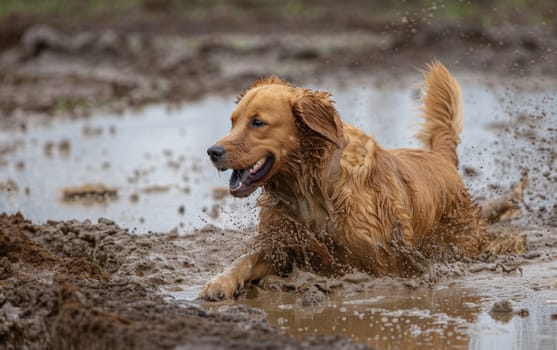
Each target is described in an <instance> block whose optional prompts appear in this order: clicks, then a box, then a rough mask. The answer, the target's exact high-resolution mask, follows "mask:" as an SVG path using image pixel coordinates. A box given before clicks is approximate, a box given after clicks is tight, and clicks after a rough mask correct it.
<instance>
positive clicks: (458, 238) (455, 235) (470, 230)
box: [201, 62, 524, 299]
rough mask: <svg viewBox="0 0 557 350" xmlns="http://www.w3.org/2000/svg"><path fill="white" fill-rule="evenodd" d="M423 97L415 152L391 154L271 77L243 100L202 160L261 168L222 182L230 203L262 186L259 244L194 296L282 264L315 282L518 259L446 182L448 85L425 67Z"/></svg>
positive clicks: (450, 171) (456, 178) (455, 184)
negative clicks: (486, 257)
mask: <svg viewBox="0 0 557 350" xmlns="http://www.w3.org/2000/svg"><path fill="white" fill-rule="evenodd" d="M425 91H426V94H425V95H424V97H423V107H422V110H423V118H424V123H423V125H422V128H421V130H420V131H419V133H418V135H417V136H418V139H419V140H420V141H421V142H422V143H423V145H424V149H406V148H403V149H393V150H386V149H383V148H382V147H381V146H380V145H378V144H377V142H376V141H375V139H374V138H373V137H371V136H369V135H366V134H364V133H363V132H362V131H361V130H359V129H357V128H355V127H354V126H352V125H349V124H346V123H343V122H342V121H341V119H340V117H339V114H338V113H337V111H336V109H335V107H334V103H333V101H332V100H331V95H330V94H329V93H326V92H320V91H313V90H308V89H303V88H298V87H295V86H293V85H291V84H289V83H287V82H285V81H283V80H280V79H279V78H277V77H269V78H266V79H260V80H258V81H256V82H255V83H254V84H253V86H252V87H251V89H249V90H248V91H245V92H243V93H242V94H241V95H240V97H239V100H238V106H237V108H236V109H235V111H234V112H233V113H232V117H231V121H232V129H231V131H230V133H229V134H228V135H227V136H225V137H224V138H222V139H221V140H219V141H218V142H217V144H216V145H215V146H214V147H217V148H216V149H220V150H221V151H222V152H218V153H219V154H218V156H215V154H212V155H211V153H210V155H211V158H212V160H213V162H214V164H215V166H216V167H217V168H218V169H234V170H235V171H236V172H238V171H240V172H242V171H243V172H244V173H245V172H246V171H247V170H246V169H256V165H257V164H260V163H261V162H263V161H264V160H265V164H267V163H268V162H270V161H269V159H272V160H273V161H272V162H273V163H272V167H271V168H270V169H269V170H266V171H265V172H263V174H259V175H253V177H252V178H253V181H251V180H250V178H249V177H245V178H244V179H246V180H245V182H242V183H241V184H240V185H239V187H234V188H233V186H232V182H231V193H232V194H233V195H236V196H238V197H244V196H247V195H249V194H251V193H253V191H255V189H256V188H257V187H260V186H262V187H263V188H264V190H263V192H262V194H261V196H260V198H259V200H258V205H259V207H260V217H259V220H260V223H259V235H257V236H256V241H255V245H254V247H255V248H254V249H253V251H252V252H251V253H250V254H248V255H246V256H244V257H242V258H240V259H238V260H237V261H236V262H235V263H234V264H232V265H231V266H230V267H229V268H228V269H227V270H226V271H225V272H224V273H223V274H221V275H219V276H217V277H215V278H214V279H213V280H211V281H210V282H209V283H208V284H207V285H206V286H205V288H204V289H203V290H202V292H201V296H202V297H204V298H206V299H220V298H224V297H231V296H232V295H234V293H235V292H236V291H237V289H238V287H241V286H243V285H244V283H246V282H248V281H250V280H253V279H259V278H261V277H264V276H266V275H268V274H271V273H284V272H288V271H290V270H291V269H292V266H294V265H295V266H298V267H302V268H305V269H308V270H311V271H315V272H318V273H321V274H326V275H338V274H342V273H345V272H346V271H347V270H350V269H354V268H355V269H358V270H361V271H366V272H368V273H370V274H372V275H375V276H383V275H386V274H394V275H403V276H405V275H412V274H415V273H416V272H423V271H424V269H425V266H426V265H427V263H428V262H429V261H447V260H454V259H461V258H463V257H476V256H478V255H480V254H481V253H482V252H483V251H484V250H486V249H491V250H493V251H494V252H507V251H516V252H521V251H523V249H524V241H523V240H518V241H514V240H512V239H511V240H499V241H496V242H493V240H492V239H491V238H490V236H489V235H488V234H487V231H486V225H485V222H484V220H483V219H482V217H481V213H480V208H479V207H478V206H477V205H476V204H475V203H474V202H473V201H472V199H471V197H470V195H469V193H468V191H467V189H466V187H465V186H464V183H463V181H462V179H461V177H460V175H459V173H458V170H457V165H458V157H457V153H456V147H457V145H458V143H459V142H460V132H461V130H462V124H463V111H462V97H461V91H460V87H459V85H458V83H457V82H456V80H455V79H454V78H453V77H452V76H451V74H450V73H449V72H448V70H447V69H446V68H445V67H444V66H443V65H441V64H440V63H437V62H434V63H433V64H432V65H430V66H429V69H428V71H427V72H426V73H425ZM254 120H256V121H257V122H258V123H257V124H256V125H255V126H254V124H253V121H254ZM257 169H260V168H257ZM250 171H252V170H250ZM258 171H259V170H257V171H256V170H253V172H250V174H258ZM250 176H251V175H250Z"/></svg>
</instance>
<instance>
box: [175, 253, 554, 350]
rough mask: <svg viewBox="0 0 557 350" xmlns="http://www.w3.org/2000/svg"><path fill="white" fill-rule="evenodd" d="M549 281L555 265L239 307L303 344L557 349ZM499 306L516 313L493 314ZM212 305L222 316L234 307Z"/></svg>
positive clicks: (283, 297)
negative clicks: (308, 340)
mask: <svg viewBox="0 0 557 350" xmlns="http://www.w3.org/2000/svg"><path fill="white" fill-rule="evenodd" d="M544 279H549V280H551V281H554V282H555V281H557V263H556V262H555V261H553V262H551V263H547V264H543V263H542V264H537V265H531V266H525V267H524V269H523V271H522V275H521V274H518V273H517V274H514V275H507V276H502V275H499V274H497V275H494V274H480V275H474V276H473V278H472V277H471V276H468V277H465V278H463V279H460V280H458V281H454V282H452V283H450V284H448V285H446V284H445V285H439V286H435V287H433V288H417V289H411V288H408V287H407V286H406V287H404V286H396V284H397V283H395V282H394V281H389V280H380V281H375V283H376V284H377V285H378V286H376V287H374V288H371V289H369V290H367V291H359V292H355V291H354V289H358V288H355V287H356V285H353V284H344V285H343V288H342V293H333V294H327V295H323V297H322V298H317V299H316V298H313V299H312V298H308V293H307V292H306V293H303V294H301V293H292V292H288V293H277V292H269V291H263V290H257V291H256V292H252V294H253V295H247V296H245V297H244V298H242V299H241V300H240V301H239V302H240V303H245V304H247V305H249V306H251V307H255V308H259V309H261V310H263V311H264V312H265V313H266V315H267V320H268V321H269V323H270V324H272V325H274V326H275V327H277V328H278V329H280V330H281V331H283V332H285V333H287V334H289V335H292V336H293V337H295V338H299V339H303V338H304V337H306V336H310V335H317V334H324V335H331V336H332V335H343V336H346V337H349V338H351V339H353V340H354V341H356V342H358V343H365V344H368V345H369V346H371V347H373V348H376V349H474V350H480V349H554V348H555V347H556V346H557V327H556V320H555V317H556V316H555V315H556V314H557V285H555V284H554V285H553V286H552V288H551V289H549V290H539V289H537V290H536V288H535V287H534V286H536V285H538V287H539V283H540V281H543V280H544ZM533 287H534V288H533ZM360 289H361V288H360ZM194 292H195V291H194V290H191V291H189V292H186V293H175V294H174V297H175V298H177V299H178V300H179V299H184V298H188V297H190V298H191V297H192V296H193V295H194ZM495 304H502V305H507V304H508V305H510V308H509V309H508V310H506V309H503V310H499V311H494V309H496V306H494V305H495ZM205 306H206V308H207V309H209V310H212V311H221V312H223V311H226V310H227V309H228V308H230V307H231V305H230V304H229V303H223V304H219V305H211V304H206V305H205Z"/></svg>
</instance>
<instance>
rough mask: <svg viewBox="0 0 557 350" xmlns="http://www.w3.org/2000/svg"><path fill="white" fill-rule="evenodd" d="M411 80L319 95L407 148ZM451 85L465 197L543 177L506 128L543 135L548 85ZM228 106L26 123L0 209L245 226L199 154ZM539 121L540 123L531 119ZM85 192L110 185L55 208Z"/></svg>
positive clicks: (367, 83) (10, 134)
mask: <svg viewBox="0 0 557 350" xmlns="http://www.w3.org/2000/svg"><path fill="white" fill-rule="evenodd" d="M418 80H419V78H418V77H416V78H415V79H407V80H404V81H399V82H397V83H385V82H378V81H374V80H372V79H367V80H366V79H362V80H361V81H359V82H357V83H356V84H354V85H350V86H337V87H334V85H333V86H332V85H330V84H326V85H325V86H326V88H327V89H328V90H330V91H332V92H333V93H334V99H335V101H336V103H337V107H338V110H339V111H340V113H341V116H343V118H344V119H345V120H346V121H348V122H351V123H354V124H356V125H357V126H359V127H361V128H362V129H364V130H365V131H367V132H369V133H372V134H374V135H375V136H376V138H377V139H378V140H379V142H380V143H381V144H382V145H384V146H386V147H406V146H411V147H412V146H417V142H416V141H415V140H414V139H413V137H412V136H413V134H414V132H415V131H416V125H415V124H416V123H417V122H418V121H419V120H418V119H417V118H414V117H415V116H416V115H418V113H419V112H418V106H419V101H418V97H419V90H417V89H416V88H412V86H415V84H414V82H415V81H418ZM461 81H462V83H463V93H464V108H465V126H464V132H463V135H462V139H463V141H462V145H461V147H460V149H459V152H460V156H461V164H462V165H463V166H465V167H467V169H471V171H470V172H466V173H471V174H472V175H473V176H471V177H467V178H465V180H466V181H467V183H468V184H469V186H470V187H471V190H472V192H473V193H474V194H476V195H477V196H479V197H490V196H491V195H493V193H489V192H487V190H488V189H490V190H493V191H496V190H498V189H500V188H505V187H506V186H508V185H509V184H510V183H512V182H513V181H516V180H517V179H518V178H519V174H520V171H521V169H523V168H530V167H532V164H534V165H535V166H537V167H538V173H540V174H543V173H546V174H547V173H548V172H549V173H551V172H552V169H553V168H554V166H555V164H554V163H555V159H542V157H541V156H539V157H533V159H531V158H532V157H531V156H532V154H531V153H532V152H539V151H538V150H536V149H532V145H531V143H532V140H530V139H529V138H528V134H526V136H527V137H526V138H522V139H521V138H520V137H516V135H509V133H508V132H507V130H506V129H505V127H506V126H508V125H512V124H513V123H515V121H516V120H518V118H519V117H521V116H522V117H523V118H524V120H522V121H521V123H522V124H524V125H527V128H529V129H530V130H527V131H528V132H530V133H532V132H535V133H541V134H542V136H543V135H544V133H548V131H547V130H546V128H548V127H550V126H551V123H553V124H555V123H556V119H557V118H556V117H555V115H556V109H557V107H556V106H557V103H556V101H554V100H553V98H552V97H551V96H552V95H553V93H554V90H551V88H550V87H548V86H551V84H550V83H543V82H541V83H536V84H531V83H530V84H528V85H524V84H522V83H521V84H520V85H511V84H509V83H508V82H487V81H485V80H479V79H472V78H468V79H467V77H462V79H461ZM325 86H323V85H319V84H316V85H315V87H318V88H325ZM331 86H332V87H331ZM233 99H234V98H233V97H231V96H226V97H209V98H205V99H202V100H200V101H198V102H194V103H189V104H185V105H183V106H179V107H174V108H169V107H165V106H154V107H148V108H145V109H142V110H139V111H130V112H127V113H125V114H123V115H102V114H99V115H96V116H94V117H92V118H90V119H87V120H77V121H68V120H56V119H55V120H54V121H52V122H49V123H47V124H46V125H45V124H44V123H43V122H40V123H39V122H29V123H27V129H26V131H21V130H9V131H4V132H0V146H1V147H0V149H5V150H8V151H5V152H4V154H2V153H0V169H1V172H0V184H2V187H1V189H2V191H1V192H0V211H6V212H9V213H13V212H16V211H18V210H19V211H22V212H23V214H24V215H25V216H26V217H28V218H30V219H32V220H34V221H36V222H44V221H45V220H48V219H74V218H75V219H86V218H90V219H96V218H98V217H101V216H102V217H107V218H110V219H112V220H115V221H117V222H118V223H119V224H120V225H122V226H124V227H128V228H130V229H132V230H134V229H137V230H139V231H148V230H152V231H168V230H171V229H173V228H177V229H178V231H180V232H186V231H189V230H191V229H192V228H199V227H201V226H204V225H205V224H207V223H211V224H215V225H217V226H219V227H230V228H237V227H238V226H239V225H252V224H254V223H255V221H256V212H255V210H254V209H253V205H252V203H253V198H254V196H252V197H251V199H250V200H247V201H246V200H236V199H233V198H230V197H227V196H225V197H224V198H220V197H221V196H220V195H221V194H222V193H226V188H223V186H226V184H227V182H228V176H229V174H227V173H226V174H218V173H217V172H216V171H215V170H214V169H213V168H212V166H211V164H210V162H209V161H208V160H207V158H206V155H205V149H206V148H207V146H209V145H210V144H211V143H212V142H214V141H216V140H217V139H218V138H219V137H221V136H222V135H224V134H225V133H226V132H227V131H228V129H229V121H228V116H229V114H230V111H231V110H232V109H233V108H234V104H233V102H232V101H233ZM542 113H543V114H544V115H545V117H544V118H542V119H539V118H537V117H539V116H541V115H542ZM553 130H555V129H553ZM549 133H551V131H549ZM509 150H512V151H513V156H512V157H511V158H509V154H508V151H509ZM506 152H507V154H505V153H506ZM502 155H503V156H502ZM529 157H530V158H529ZM539 161H543V162H542V163H539ZM549 176H550V178H549V179H545V180H546V181H544V185H548V186H550V188H548V189H547V190H549V191H553V192H555V190H556V189H557V188H556V186H555V184H554V182H553V181H547V180H551V176H554V174H549ZM89 183H102V184H104V185H105V186H108V187H113V188H115V189H116V190H117V192H118V196H117V198H111V199H109V200H106V201H91V200H85V201H64V200H62V197H63V195H62V189H63V188H64V187H67V186H79V185H83V184H89ZM551 183H553V184H551ZM488 184H490V185H491V187H488V186H487V185H488ZM494 185H495V186H494ZM551 186H552V187H551ZM546 193H547V192H546ZM527 196H528V193H527ZM536 205H537V206H545V207H547V208H550V209H551V206H552V205H553V203H551V200H550V199H548V198H547V197H546V198H545V199H544V198H536Z"/></svg>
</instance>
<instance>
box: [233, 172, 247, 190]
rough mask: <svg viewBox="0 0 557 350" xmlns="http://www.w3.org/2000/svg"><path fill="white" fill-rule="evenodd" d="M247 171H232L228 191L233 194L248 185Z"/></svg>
mask: <svg viewBox="0 0 557 350" xmlns="http://www.w3.org/2000/svg"><path fill="white" fill-rule="evenodd" d="M248 177H249V169H243V170H234V171H233V172H232V176H231V177H230V191H232V192H235V191H238V190H241V189H242V188H244V187H246V186H247V185H249V183H248Z"/></svg>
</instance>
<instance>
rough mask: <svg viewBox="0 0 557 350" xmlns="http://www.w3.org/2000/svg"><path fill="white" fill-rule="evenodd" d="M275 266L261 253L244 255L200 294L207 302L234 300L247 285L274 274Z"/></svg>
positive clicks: (209, 283)
mask: <svg viewBox="0 0 557 350" xmlns="http://www.w3.org/2000/svg"><path fill="white" fill-rule="evenodd" d="M273 271H274V269H273V266H272V265H271V264H270V263H269V262H267V261H266V260H264V259H263V254H262V253H260V252H257V253H252V254H247V255H244V256H242V257H240V258H238V259H236V261H234V262H233V263H232V264H231V265H230V266H229V267H227V268H226V270H225V271H224V272H222V273H221V274H219V275H217V276H215V277H213V279H211V280H210V281H209V282H207V284H206V285H205V286H204V287H203V289H202V290H201V292H200V293H199V298H201V299H205V300H222V299H230V298H233V297H234V295H235V294H236V293H237V292H238V291H239V290H240V289H241V288H242V287H243V286H244V284H245V283H247V282H249V281H252V280H256V279H259V278H261V277H264V276H267V275H269V274H271V273H273Z"/></svg>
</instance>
